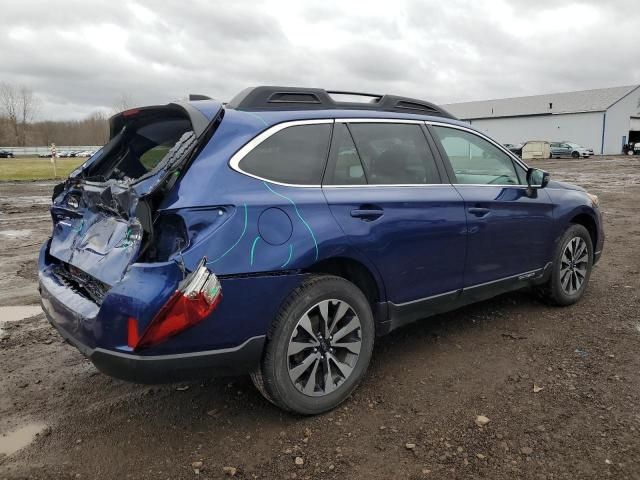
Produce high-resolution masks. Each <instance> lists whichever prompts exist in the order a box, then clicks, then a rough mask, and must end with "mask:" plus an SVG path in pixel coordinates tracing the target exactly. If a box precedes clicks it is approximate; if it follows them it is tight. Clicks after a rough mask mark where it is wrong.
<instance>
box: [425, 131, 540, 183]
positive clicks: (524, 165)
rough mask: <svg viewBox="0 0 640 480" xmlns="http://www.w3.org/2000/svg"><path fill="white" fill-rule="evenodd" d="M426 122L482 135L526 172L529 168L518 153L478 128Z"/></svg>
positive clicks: (478, 135) (481, 136)
mask: <svg viewBox="0 0 640 480" xmlns="http://www.w3.org/2000/svg"><path fill="white" fill-rule="evenodd" d="M424 123H425V124H427V125H433V126H434V127H447V128H454V129H456V130H462V131H464V132H467V133H471V134H472V135H476V136H477V137H480V138H482V139H483V140H486V141H487V142H489V143H491V144H492V145H493V146H495V147H497V148H498V150H500V151H501V152H503V153H505V154H506V155H507V156H508V157H509V158H511V159H512V160H514V161H515V162H516V163H517V164H518V165H520V166H521V167H522V168H524V169H525V172H526V170H528V169H529V166H528V165H527V164H526V163H524V162H523V161H522V159H521V158H519V157H518V156H517V155H515V154H514V153H513V152H512V151H510V150H508V149H507V148H505V147H504V146H502V145H500V144H499V143H498V142H496V141H495V140H493V139H492V138H490V137H487V136H486V135H485V134H484V133H482V132H479V131H477V130H474V129H473V128H468V127H463V126H462V125H454V124H451V123H443V122H435V121H432V120H428V121H426V122H424ZM456 185H458V184H456ZM460 185H462V184H460Z"/></svg>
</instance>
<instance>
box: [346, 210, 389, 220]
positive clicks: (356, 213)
mask: <svg viewBox="0 0 640 480" xmlns="http://www.w3.org/2000/svg"><path fill="white" fill-rule="evenodd" d="M383 213H384V211H383V210H382V209H381V208H357V209H355V210H351V216H352V217H353V218H361V219H362V220H369V221H371V220H375V219H377V218H380V217H381V216H382V214H383Z"/></svg>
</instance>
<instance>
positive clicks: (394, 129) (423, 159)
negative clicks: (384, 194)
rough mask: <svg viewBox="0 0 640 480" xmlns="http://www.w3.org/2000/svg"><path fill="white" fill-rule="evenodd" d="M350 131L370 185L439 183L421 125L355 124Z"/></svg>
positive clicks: (350, 127)
mask: <svg viewBox="0 0 640 480" xmlns="http://www.w3.org/2000/svg"><path fill="white" fill-rule="evenodd" d="M349 130H350V131H351V134H352V136H353V140H354V141H355V147H356V150H357V154H358V155H359V156H360V159H361V160H362V165H363V167H364V173H365V175H366V178H367V181H368V183H370V184H378V185H407V184H429V183H440V176H439V175H438V171H437V167H436V164H435V160H434V158H433V155H432V153H431V150H430V149H429V145H428V144H427V140H426V138H425V136H424V133H423V131H422V129H421V128H420V125H414V124H406V123H352V124H350V125H349Z"/></svg>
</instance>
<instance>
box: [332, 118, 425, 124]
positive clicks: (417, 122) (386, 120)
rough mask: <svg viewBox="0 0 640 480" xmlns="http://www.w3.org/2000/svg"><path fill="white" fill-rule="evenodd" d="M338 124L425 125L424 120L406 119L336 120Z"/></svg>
mask: <svg viewBox="0 0 640 480" xmlns="http://www.w3.org/2000/svg"><path fill="white" fill-rule="evenodd" d="M336 123H403V124H409V125H424V123H425V122H424V120H410V119H405V118H336Z"/></svg>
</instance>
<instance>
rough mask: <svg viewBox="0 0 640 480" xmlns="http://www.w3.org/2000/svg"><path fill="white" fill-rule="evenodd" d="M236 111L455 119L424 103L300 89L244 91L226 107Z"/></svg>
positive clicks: (387, 97) (389, 96) (395, 96)
mask: <svg viewBox="0 0 640 480" xmlns="http://www.w3.org/2000/svg"><path fill="white" fill-rule="evenodd" d="M332 94H333V95H346V96H362V97H369V98H370V100H369V101H368V102H346V101H345V102H342V101H337V100H335V99H333V98H332V97H331V95H332ZM226 107H227V108H233V109H235V110H248V111H265V110H332V109H346V110H376V111H385V112H400V113H414V114H417V115H433V116H438V117H447V118H453V119H455V118H456V117H454V116H453V115H452V114H450V113H449V112H447V111H446V110H444V109H443V108H441V107H439V106H437V105H435V104H433V103H431V102H426V101H424V100H417V99H415V98H406V97H399V96H397V95H378V94H371V93H361V92H346V91H340V90H323V89H322V88H300V87H270V86H261V87H250V88H246V89H244V90H242V91H241V92H240V93H238V94H237V95H236V96H235V97H233V99H232V100H231V101H230V102H229V103H228V104H227V105H226Z"/></svg>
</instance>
